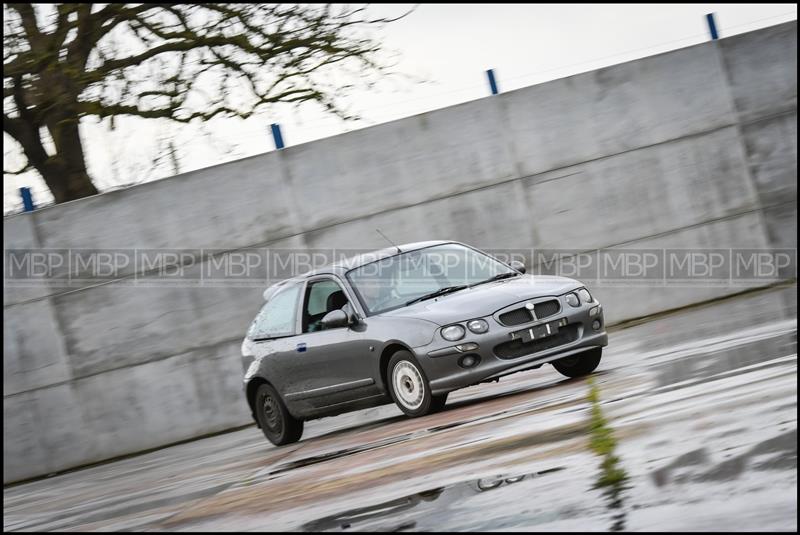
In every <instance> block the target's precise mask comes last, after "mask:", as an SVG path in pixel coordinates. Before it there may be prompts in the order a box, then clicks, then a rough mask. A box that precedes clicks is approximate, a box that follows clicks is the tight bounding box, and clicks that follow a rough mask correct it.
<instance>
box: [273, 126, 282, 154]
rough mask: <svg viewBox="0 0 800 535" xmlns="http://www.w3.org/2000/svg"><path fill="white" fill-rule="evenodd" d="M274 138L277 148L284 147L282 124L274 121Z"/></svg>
mask: <svg viewBox="0 0 800 535" xmlns="http://www.w3.org/2000/svg"><path fill="white" fill-rule="evenodd" d="M272 139H274V140H275V148H276V149H282V148H283V136H282V135H281V125H279V124H277V123H272Z"/></svg>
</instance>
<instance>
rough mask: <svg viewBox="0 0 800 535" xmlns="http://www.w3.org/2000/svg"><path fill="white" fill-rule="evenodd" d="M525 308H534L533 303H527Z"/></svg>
mask: <svg viewBox="0 0 800 535" xmlns="http://www.w3.org/2000/svg"><path fill="white" fill-rule="evenodd" d="M525 308H527V309H528V310H533V303H525Z"/></svg>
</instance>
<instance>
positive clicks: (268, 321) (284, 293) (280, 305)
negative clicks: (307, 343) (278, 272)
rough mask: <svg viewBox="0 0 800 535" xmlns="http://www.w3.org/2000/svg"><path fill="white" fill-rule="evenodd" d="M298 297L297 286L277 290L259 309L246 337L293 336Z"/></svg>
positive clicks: (298, 290)
mask: <svg viewBox="0 0 800 535" xmlns="http://www.w3.org/2000/svg"><path fill="white" fill-rule="evenodd" d="M299 297H300V285H299V284H293V285H291V286H289V287H287V288H285V289H283V290H279V291H278V293H276V294H275V295H273V296H272V297H270V299H269V301H267V302H266V303H265V304H264V306H263V307H261V311H260V312H259V313H258V316H256V319H255V320H253V324H252V325H251V326H250V330H249V331H248V333H247V334H248V336H249V337H251V338H256V339H257V338H272V337H277V336H292V335H294V334H295V319H296V317H297V300H298V298H299Z"/></svg>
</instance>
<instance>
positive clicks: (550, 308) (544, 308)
mask: <svg viewBox="0 0 800 535" xmlns="http://www.w3.org/2000/svg"><path fill="white" fill-rule="evenodd" d="M535 310H536V317H537V318H539V319H542V318H546V317H548V316H552V315H553V314H558V311H559V310H561V305H559V304H558V301H556V300H555V299H553V300H552V301H545V302H543V303H536V309H535Z"/></svg>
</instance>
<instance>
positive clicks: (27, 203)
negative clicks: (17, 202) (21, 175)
mask: <svg viewBox="0 0 800 535" xmlns="http://www.w3.org/2000/svg"><path fill="white" fill-rule="evenodd" d="M19 194H20V195H21V196H22V206H23V208H24V209H25V211H26V212H33V209H34V206H33V195H31V188H25V187H22V188H19Z"/></svg>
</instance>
